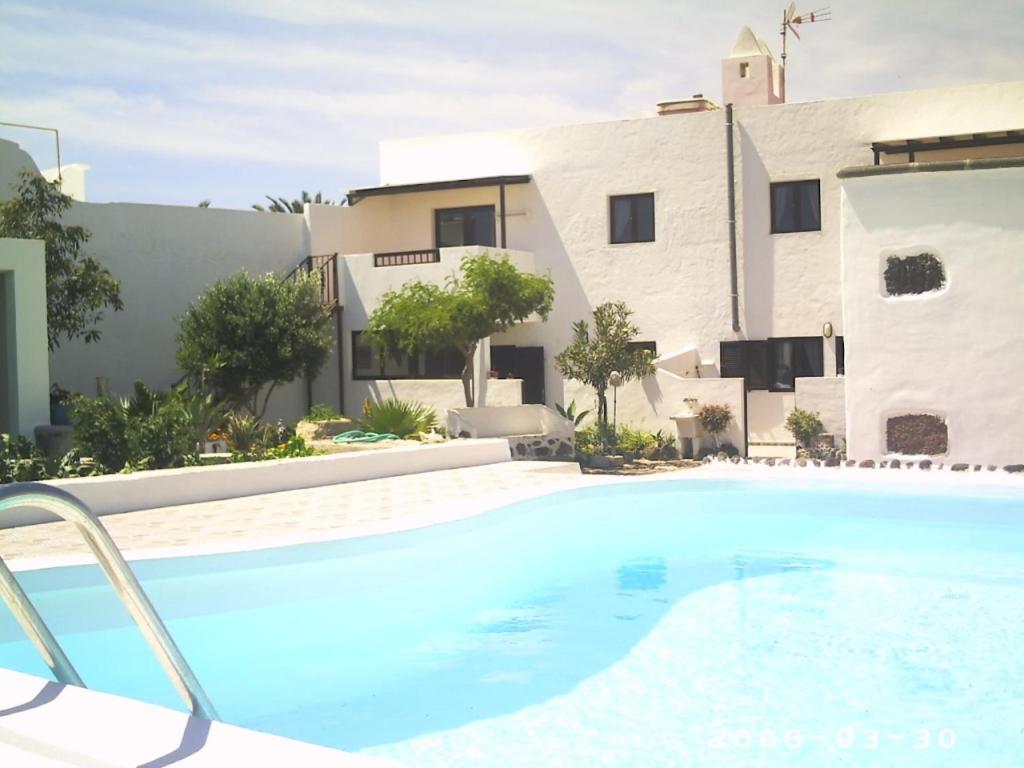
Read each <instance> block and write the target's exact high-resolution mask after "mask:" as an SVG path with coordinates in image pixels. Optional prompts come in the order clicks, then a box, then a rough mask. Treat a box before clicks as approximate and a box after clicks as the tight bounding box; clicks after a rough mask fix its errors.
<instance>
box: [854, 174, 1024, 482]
mask: <svg viewBox="0 0 1024 768" xmlns="http://www.w3.org/2000/svg"><path fill="white" fill-rule="evenodd" d="M843 189H844V200H843V303H844V314H845V320H846V374H847V380H846V409H847V413H848V416H847V425H848V430H849V431H848V434H847V441H848V453H849V455H850V456H851V457H853V458H856V459H864V458H878V457H880V456H882V455H883V454H885V451H886V435H885V430H886V421H887V419H888V418H889V417H892V416H898V415H904V414H918V413H928V414H935V415H938V416H940V417H943V418H945V420H946V423H947V426H948V430H949V451H948V453H947V454H946V455H945V456H942V457H936V458H938V459H939V460H941V461H946V462H967V463H982V464H989V463H991V464H1011V463H1019V462H1021V461H1024V409H1021V407H1020V382H1021V379H1022V377H1024V355H1022V354H1021V350H1022V349H1024V322H1021V320H1022V318H1024V315H1022V312H1021V298H1020V292H1021V286H1024V259H1022V258H1021V254H1024V217H1022V216H1021V200H1022V197H1024V168H1001V169H989V170H980V169H978V170H959V171H943V172H929V173H903V174H899V175H875V176H866V177H858V178H848V179H845V180H844V182H843ZM907 253H930V254H933V255H934V256H935V257H936V258H938V259H939V261H941V262H942V264H943V266H944V268H945V271H946V279H947V284H946V288H945V289H944V290H942V291H938V292H933V293H926V294H921V295H919V296H900V297H889V296H886V295H884V282H883V280H882V272H883V269H884V263H885V259H886V257H887V256H888V255H891V254H898V255H906V254H907Z"/></svg>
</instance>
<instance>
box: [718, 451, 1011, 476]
mask: <svg viewBox="0 0 1024 768" xmlns="http://www.w3.org/2000/svg"><path fill="white" fill-rule="evenodd" d="M703 463H704V464H763V465H764V466H768V467H829V468H835V469H839V468H842V467H849V468H857V469H918V470H922V471H929V470H935V471H950V472H997V471H998V470H999V466H998V465H996V464H973V465H972V464H967V463H965V462H956V463H944V462H940V461H932V460H931V459H920V460H918V459H880V460H878V461H876V460H874V459H864V460H862V461H857V460H856V459H837V458H832V459H802V458H797V459H776V458H772V457H770V456H768V457H762V456H758V457H755V458H752V459H747V458H742V457H740V456H733V457H732V458H729V457H728V456H726V455H725V454H721V453H720V454H718V455H717V456H715V457H711V456H707V457H705V458H704V459H703ZM1002 470H1003V472H1005V473H1007V474H1021V473H1024V464H1006V465H1005V466H1003V468H1002Z"/></svg>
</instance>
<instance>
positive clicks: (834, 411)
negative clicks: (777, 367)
mask: <svg viewBox="0 0 1024 768" xmlns="http://www.w3.org/2000/svg"><path fill="white" fill-rule="evenodd" d="M826 372H827V371H826ZM796 407H797V408H801V409H803V410H805V411H813V412H816V413H818V414H820V416H821V424H822V427H823V428H824V430H825V432H826V433H829V434H832V435H836V436H837V437H845V435H846V378H845V377H844V376H823V377H821V378H817V377H814V378H801V379H797V380H796Z"/></svg>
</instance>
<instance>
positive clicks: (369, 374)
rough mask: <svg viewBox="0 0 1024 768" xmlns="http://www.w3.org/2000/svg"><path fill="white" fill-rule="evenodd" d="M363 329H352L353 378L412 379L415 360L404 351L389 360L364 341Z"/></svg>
mask: <svg viewBox="0 0 1024 768" xmlns="http://www.w3.org/2000/svg"><path fill="white" fill-rule="evenodd" d="M362 334H363V332H362V331H352V378H353V379H357V380H359V379H364V380H365V379H411V378H414V376H415V370H416V366H415V361H414V360H413V358H412V356H410V355H408V354H406V353H404V352H402V353H399V354H398V355H393V356H392V357H390V358H388V359H387V360H383V359H381V357H380V355H378V354H377V352H376V351H375V350H374V348H373V347H372V346H370V345H369V344H367V343H365V342H363V341H362V339H361V336H362Z"/></svg>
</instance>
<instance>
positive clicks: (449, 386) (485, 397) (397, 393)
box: [345, 378, 523, 423]
mask: <svg viewBox="0 0 1024 768" xmlns="http://www.w3.org/2000/svg"><path fill="white" fill-rule="evenodd" d="M476 384H477V402H479V403H480V404H481V405H488V406H502V405H520V404H521V403H522V402H523V383H522V380H521V379H487V378H484V379H480V380H479V381H477V382H476ZM345 396H346V398H347V399H348V402H347V403H346V410H347V411H348V413H349V414H350V415H352V416H354V417H356V418H358V417H359V414H360V413H361V412H362V405H363V402H364V401H366V400H370V401H373V402H377V401H379V400H386V399H387V398H389V397H394V398H398V399H399V400H412V401H414V402H417V403H423V404H424V405H429V406H430V407H431V408H433V409H434V410H435V411H436V412H437V417H438V420H440V421H441V422H442V423H443V422H444V415H445V412H446V411H448V410H450V409H452V408H465V407H466V397H465V395H464V394H463V391H462V380H461V379H376V380H373V381H352V382H349V384H348V386H347V387H346V389H345Z"/></svg>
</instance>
